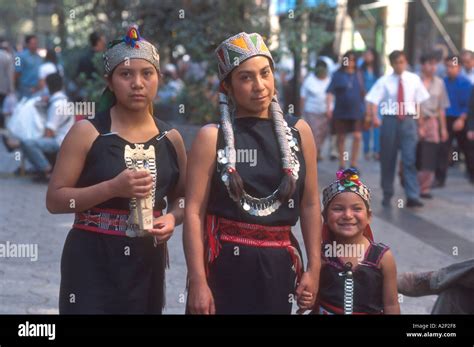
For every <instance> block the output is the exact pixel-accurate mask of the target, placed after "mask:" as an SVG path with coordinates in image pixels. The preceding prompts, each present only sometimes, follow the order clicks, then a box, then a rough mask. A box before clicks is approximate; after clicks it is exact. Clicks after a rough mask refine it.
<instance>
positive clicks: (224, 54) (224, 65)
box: [215, 32, 275, 82]
mask: <svg viewBox="0 0 474 347" xmlns="http://www.w3.org/2000/svg"><path fill="white" fill-rule="evenodd" d="M215 54H216V57H217V61H218V65H217V67H218V72H219V81H221V82H222V81H223V80H224V79H225V78H226V77H227V75H228V74H229V73H230V72H231V71H232V70H233V69H235V68H236V67H237V66H239V64H241V63H243V62H244V61H245V60H247V59H249V58H251V57H255V56H257V55H263V56H265V57H267V58H269V59H270V61H271V63H272V66H275V62H274V61H273V57H272V55H271V53H270V51H269V50H268V48H267V46H266V45H265V42H263V39H262V37H261V36H260V35H259V34H257V33H252V34H247V33H245V32H241V33H239V34H237V35H234V36H232V37H230V38H228V39H227V40H225V41H224V42H222V43H221V44H220V45H219V46H218V47H217V49H216V51H215Z"/></svg>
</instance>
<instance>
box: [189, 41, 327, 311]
mask: <svg viewBox="0 0 474 347" xmlns="http://www.w3.org/2000/svg"><path fill="white" fill-rule="evenodd" d="M216 56H217V59H218V62H219V65H218V67H219V78H220V81H221V87H222V91H221V93H220V104H221V105H220V107H221V121H220V123H219V124H210V125H207V126H205V127H203V128H202V129H201V130H200V131H199V133H198V135H197V137H196V139H195V141H194V144H193V146H192V149H191V153H190V155H189V157H190V160H189V164H188V165H189V166H188V171H189V175H188V176H187V182H186V212H185V224H184V247H185V255H186V260H187V265H188V280H189V296H188V304H187V310H188V312H190V313H197V314H214V313H217V314H290V313H291V309H292V302H293V300H294V301H296V302H297V303H298V305H299V307H300V310H301V311H304V310H306V309H309V308H311V306H312V305H313V303H314V300H315V298H316V294H317V293H316V292H317V288H318V279H319V268H320V259H319V257H320V242H321V236H320V226H321V219H320V204H319V195H318V184H317V167H316V165H317V164H316V148H315V144H314V140H313V136H312V133H311V130H310V128H309V126H308V124H307V123H306V122H305V121H303V120H298V119H296V118H292V117H284V116H283V113H282V112H281V109H280V107H279V105H278V101H277V99H276V95H275V87H274V77H273V69H274V62H273V58H272V56H271V54H270V52H269V51H268V49H267V47H266V45H265V43H264V42H263V40H262V37H261V36H260V35H259V34H256V33H254V34H247V33H240V34H238V35H235V36H233V37H231V38H229V39H227V40H225V41H224V42H223V43H222V44H221V45H220V46H219V47H218V48H217V50H216ZM229 103H231V106H233V107H232V108H231V107H230V106H229ZM298 218H301V229H302V232H303V237H304V241H305V246H306V251H307V255H308V266H307V268H306V271H304V269H303V264H302V261H301V256H300V252H299V247H298V245H297V242H296V239H295V238H294V236H293V235H292V233H291V226H292V225H295V224H296V222H297V220H298ZM295 289H296V292H295Z"/></svg>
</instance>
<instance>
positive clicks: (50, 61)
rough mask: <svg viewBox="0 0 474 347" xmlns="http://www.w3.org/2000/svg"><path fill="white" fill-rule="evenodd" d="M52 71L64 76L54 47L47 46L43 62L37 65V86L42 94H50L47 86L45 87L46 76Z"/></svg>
mask: <svg viewBox="0 0 474 347" xmlns="http://www.w3.org/2000/svg"><path fill="white" fill-rule="evenodd" d="M53 73H58V74H59V75H60V76H64V71H63V69H62V67H61V66H60V65H59V64H58V58H57V55H56V51H55V50H54V48H48V50H47V51H46V56H45V58H44V62H43V64H41V65H40V67H39V71H38V74H39V76H38V77H39V83H38V87H39V89H40V90H41V91H42V93H43V94H44V95H48V94H49V95H51V94H50V93H48V90H47V87H46V77H48V76H49V75H51V74H53Z"/></svg>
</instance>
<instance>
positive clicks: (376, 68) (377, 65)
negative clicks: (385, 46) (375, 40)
mask: <svg viewBox="0 0 474 347" xmlns="http://www.w3.org/2000/svg"><path fill="white" fill-rule="evenodd" d="M366 51H368V52H370V53H372V55H373V57H374V61H373V62H372V69H373V71H374V75H375V77H376V78H378V77H380V74H381V73H380V57H379V54H378V53H377V51H376V50H375V49H373V48H367V50H366ZM367 68H368V65H367V63H366V61H365V60H364V62H363V63H362V65H361V67H360V69H361V70H362V71H364V72H365V71H367Z"/></svg>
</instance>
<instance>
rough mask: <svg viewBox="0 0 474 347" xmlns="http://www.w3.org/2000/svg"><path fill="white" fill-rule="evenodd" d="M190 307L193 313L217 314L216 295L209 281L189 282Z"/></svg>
mask: <svg viewBox="0 0 474 347" xmlns="http://www.w3.org/2000/svg"><path fill="white" fill-rule="evenodd" d="M188 308H189V311H190V312H191V314H216V308H215V306H214V297H213V296H212V292H211V289H210V288H209V286H208V284H207V282H206V281H205V280H204V281H202V282H197V283H192V282H190V284H189V296H188Z"/></svg>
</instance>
